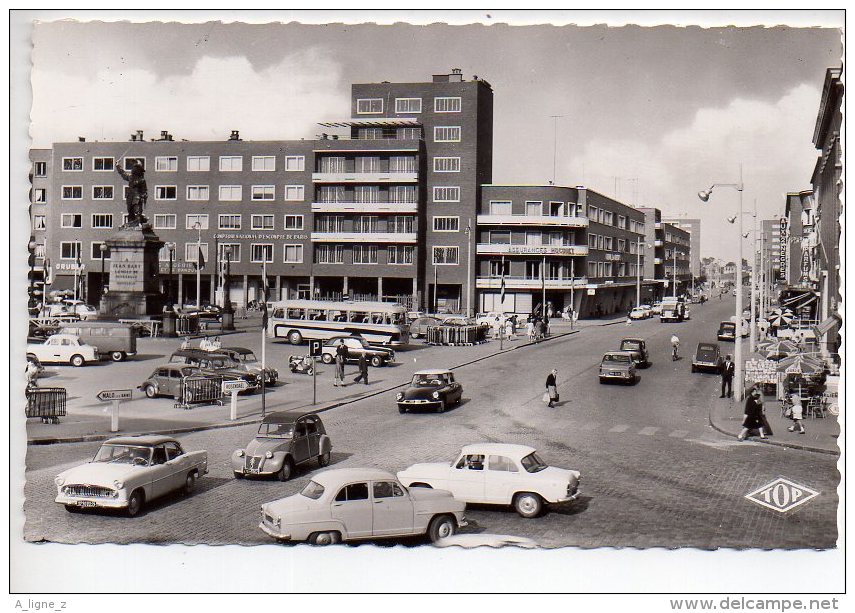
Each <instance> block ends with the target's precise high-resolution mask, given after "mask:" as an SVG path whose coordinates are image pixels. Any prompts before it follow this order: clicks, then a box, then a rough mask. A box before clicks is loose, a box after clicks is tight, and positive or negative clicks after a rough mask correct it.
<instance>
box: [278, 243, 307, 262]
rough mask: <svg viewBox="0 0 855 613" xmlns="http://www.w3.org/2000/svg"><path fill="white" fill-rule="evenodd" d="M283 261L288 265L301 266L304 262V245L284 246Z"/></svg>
mask: <svg viewBox="0 0 855 613" xmlns="http://www.w3.org/2000/svg"><path fill="white" fill-rule="evenodd" d="M282 261H283V262H285V263H286V264H299V263H301V262H302V261H303V245H284V246H283V250H282Z"/></svg>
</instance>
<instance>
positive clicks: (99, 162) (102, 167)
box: [92, 157, 116, 172]
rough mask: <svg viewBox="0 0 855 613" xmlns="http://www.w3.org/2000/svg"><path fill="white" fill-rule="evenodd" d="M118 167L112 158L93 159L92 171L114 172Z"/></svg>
mask: <svg viewBox="0 0 855 613" xmlns="http://www.w3.org/2000/svg"><path fill="white" fill-rule="evenodd" d="M115 166H116V160H115V159H113V158H112V157H97V158H92V170H95V171H97V172H108V171H112V170H113V168H115Z"/></svg>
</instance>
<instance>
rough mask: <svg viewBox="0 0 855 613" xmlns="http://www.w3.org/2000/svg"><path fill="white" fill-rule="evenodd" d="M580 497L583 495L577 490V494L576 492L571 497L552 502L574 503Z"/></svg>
mask: <svg viewBox="0 0 855 613" xmlns="http://www.w3.org/2000/svg"><path fill="white" fill-rule="evenodd" d="M580 495H581V492H580V491H579V490H578V489H577V490H576V492H575V493H574V494H571V495H570V496H562V497H561V498H558V499H557V500H552V501H550V502H555V503H561V502H573V501H574V500H576V499H577V498H578V497H579V496H580Z"/></svg>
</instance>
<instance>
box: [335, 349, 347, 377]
mask: <svg viewBox="0 0 855 613" xmlns="http://www.w3.org/2000/svg"><path fill="white" fill-rule="evenodd" d="M346 359H347V345H345V344H344V339H341V340H340V341H339V342H338V347H336V348H335V381H334V383H333V385H335V386H336V387H339V386H343V385H344V362H345V360H346Z"/></svg>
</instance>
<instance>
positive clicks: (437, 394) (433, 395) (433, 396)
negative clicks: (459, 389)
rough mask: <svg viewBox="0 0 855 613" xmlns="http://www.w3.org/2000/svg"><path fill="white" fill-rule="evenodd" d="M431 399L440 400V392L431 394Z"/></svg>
mask: <svg viewBox="0 0 855 613" xmlns="http://www.w3.org/2000/svg"><path fill="white" fill-rule="evenodd" d="M431 398H433V399H434V400H439V392H434V393H433V394H431Z"/></svg>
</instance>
